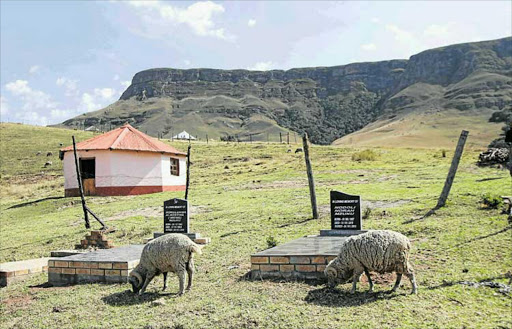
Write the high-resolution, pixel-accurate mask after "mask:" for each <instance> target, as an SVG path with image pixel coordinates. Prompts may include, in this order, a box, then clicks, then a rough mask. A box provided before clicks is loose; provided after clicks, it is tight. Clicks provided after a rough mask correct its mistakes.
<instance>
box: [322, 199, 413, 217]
mask: <svg viewBox="0 0 512 329" xmlns="http://www.w3.org/2000/svg"><path fill="white" fill-rule="evenodd" d="M409 202H412V200H397V201H364V200H363V202H362V205H361V209H362V210H364V209H365V208H371V209H386V208H395V207H399V206H401V205H404V204H407V203H409ZM318 208H319V210H320V213H321V214H328V213H330V212H331V205H329V204H326V205H322V206H320V207H318Z"/></svg>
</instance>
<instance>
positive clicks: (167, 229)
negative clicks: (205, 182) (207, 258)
mask: <svg viewBox="0 0 512 329" xmlns="http://www.w3.org/2000/svg"><path fill="white" fill-rule="evenodd" d="M188 224H189V218H188V201H187V200H183V199H170V200H167V201H165V202H164V233H188V230H189V226H188Z"/></svg>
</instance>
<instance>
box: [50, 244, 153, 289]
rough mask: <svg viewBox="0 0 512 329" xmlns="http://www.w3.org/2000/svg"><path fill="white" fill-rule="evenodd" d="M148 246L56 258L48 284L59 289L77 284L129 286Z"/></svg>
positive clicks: (133, 246) (125, 247)
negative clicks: (96, 283)
mask: <svg viewBox="0 0 512 329" xmlns="http://www.w3.org/2000/svg"><path fill="white" fill-rule="evenodd" d="M143 248H144V245H128V246H123V247H118V248H113V249H98V250H96V251H91V252H87V253H82V254H80V255H73V256H67V257H58V258H57V257H53V258H50V259H49V261H48V282H49V283H51V284H53V285H55V286H60V285H68V284H76V283H94V282H108V283H116V282H117V283H125V282H128V279H129V275H130V272H131V270H133V269H134V268H135V267H136V266H137V264H139V260H140V255H141V253H142V249H143Z"/></svg>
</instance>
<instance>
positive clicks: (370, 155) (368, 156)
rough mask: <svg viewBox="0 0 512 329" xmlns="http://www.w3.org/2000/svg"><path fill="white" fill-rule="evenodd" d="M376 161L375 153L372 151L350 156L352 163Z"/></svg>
mask: <svg viewBox="0 0 512 329" xmlns="http://www.w3.org/2000/svg"><path fill="white" fill-rule="evenodd" d="M375 159H377V153H376V152H374V151H372V150H364V151H361V152H357V153H354V154H352V161H373V160H375Z"/></svg>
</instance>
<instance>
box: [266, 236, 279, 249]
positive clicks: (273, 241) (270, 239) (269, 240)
mask: <svg viewBox="0 0 512 329" xmlns="http://www.w3.org/2000/svg"><path fill="white" fill-rule="evenodd" d="M275 246H277V240H276V238H274V237H273V236H268V237H267V247H268V248H274V247H275Z"/></svg>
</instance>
